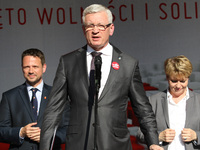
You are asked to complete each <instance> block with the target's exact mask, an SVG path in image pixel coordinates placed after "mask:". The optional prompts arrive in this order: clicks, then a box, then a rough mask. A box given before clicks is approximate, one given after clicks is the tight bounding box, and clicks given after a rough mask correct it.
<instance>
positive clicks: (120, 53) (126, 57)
mask: <svg viewBox="0 0 200 150" xmlns="http://www.w3.org/2000/svg"><path fill="white" fill-rule="evenodd" d="M112 46H113V50H114V52H116V53H118V54H119V56H121V57H124V58H125V60H129V61H138V60H137V59H136V58H134V57H133V56H132V55H130V54H128V53H127V52H125V51H124V50H123V49H119V48H118V47H116V46H114V45H113V44H112Z"/></svg>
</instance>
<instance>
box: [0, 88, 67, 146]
mask: <svg viewBox="0 0 200 150" xmlns="http://www.w3.org/2000/svg"><path fill="white" fill-rule="evenodd" d="M50 90H51V87H50V86H48V85H46V84H44V87H43V92H42V98H41V104H40V110H39V116H38V121H37V123H38V124H37V126H38V127H41V125H42V119H43V113H44V109H45V107H46V104H47V101H48V96H49V93H50ZM32 122H35V121H34V116H33V113H32V106H31V103H30V100H29V96H28V92H27V87H26V84H23V85H20V86H18V87H15V88H13V89H11V90H9V91H7V92H5V93H3V95H2V100H1V104H0V142H5V143H9V144H10V149H12V150H18V149H20V150H32V149H33V150H37V149H39V148H38V143H37V142H34V141H31V140H30V139H29V138H25V139H24V141H22V143H21V142H20V139H19V131H20V128H21V127H23V126H25V125H27V124H29V123H32ZM62 123H63V122H62ZM65 136H66V129H65V128H64V123H63V128H60V129H59V130H58V133H57V141H59V142H64V140H65ZM58 144H60V143H58ZM57 146H58V147H60V145H56V147H57Z"/></svg>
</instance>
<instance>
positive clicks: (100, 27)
mask: <svg viewBox="0 0 200 150" xmlns="http://www.w3.org/2000/svg"><path fill="white" fill-rule="evenodd" d="M111 24H112V23H109V24H107V25H101V24H97V25H94V24H90V25H85V31H90V30H94V28H95V26H96V27H97V29H99V30H101V31H105V30H106V29H107V28H108V27H109V26H110V25H111Z"/></svg>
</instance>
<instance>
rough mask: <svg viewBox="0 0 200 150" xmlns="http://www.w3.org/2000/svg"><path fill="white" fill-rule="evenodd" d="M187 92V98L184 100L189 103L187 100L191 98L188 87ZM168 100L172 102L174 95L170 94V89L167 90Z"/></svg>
mask: <svg viewBox="0 0 200 150" xmlns="http://www.w3.org/2000/svg"><path fill="white" fill-rule="evenodd" d="M186 90H187V91H186V95H185V97H184V98H183V99H182V100H186V101H187V100H188V99H189V97H190V95H189V89H188V87H187V89H186ZM167 100H168V101H171V100H172V95H171V94H170V92H169V89H167Z"/></svg>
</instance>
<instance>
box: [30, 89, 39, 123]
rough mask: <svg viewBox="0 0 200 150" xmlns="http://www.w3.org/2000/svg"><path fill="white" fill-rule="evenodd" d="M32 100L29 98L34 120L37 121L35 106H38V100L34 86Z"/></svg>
mask: <svg viewBox="0 0 200 150" xmlns="http://www.w3.org/2000/svg"><path fill="white" fill-rule="evenodd" d="M31 90H32V93H33V95H32V100H31V104H32V109H33V114H34V118H35V121H37V108H38V101H37V97H36V92H37V90H38V89H36V88H32V89H31Z"/></svg>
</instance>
